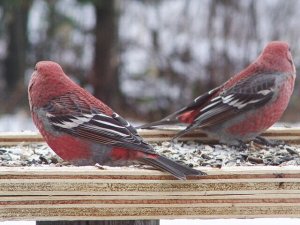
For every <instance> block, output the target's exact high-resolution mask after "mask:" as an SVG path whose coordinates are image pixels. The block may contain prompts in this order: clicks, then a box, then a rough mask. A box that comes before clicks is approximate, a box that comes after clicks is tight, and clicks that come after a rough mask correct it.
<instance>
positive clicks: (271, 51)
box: [138, 41, 296, 145]
mask: <svg viewBox="0 0 300 225" xmlns="http://www.w3.org/2000/svg"><path fill="white" fill-rule="evenodd" d="M295 78H296V70H295V66H294V63H293V59H292V55H291V52H290V49H289V45H288V44H287V43H285V42H282V41H273V42H270V43H269V44H268V45H267V46H266V47H265V49H264V50H263V52H262V53H261V55H260V56H259V57H258V58H257V59H256V61H255V62H253V63H252V64H250V65H249V66H248V67H247V68H245V69H244V70H242V71H241V72H239V73H238V74H236V75H234V76H233V77H232V78H231V79H229V80H228V81H227V82H225V83H224V84H222V85H221V86H219V87H217V88H215V89H213V90H211V91H209V92H206V93H205V94H203V95H201V96H199V97H197V98H196V99H195V100H194V101H193V102H192V103H190V104H189V105H187V106H186V107H183V108H182V109H180V110H178V111H177V112H175V113H173V114H171V115H169V116H167V117H166V118H164V119H162V120H160V121H157V122H153V123H150V124H145V125H142V126H140V127H138V128H150V127H152V126H158V125H167V124H177V123H185V124H188V125H187V127H186V129H185V130H183V131H180V132H179V133H178V134H177V135H176V136H175V137H174V139H175V138H177V137H180V136H182V135H184V134H185V133H188V132H190V131H192V130H194V129H195V128H201V129H202V130H203V131H204V132H206V133H207V134H208V135H209V136H211V137H215V138H218V139H219V140H220V142H222V143H226V144H229V145H239V144H241V143H244V141H248V140H251V139H253V138H256V137H257V136H258V135H259V134H261V133H262V132H263V131H265V130H266V129H268V128H269V127H270V126H272V125H273V124H274V123H275V122H277V121H278V120H279V119H280V117H281V115H282V114H283V112H284V111H285V109H286V108H287V105H288V103H289V99H290V96H291V95H292V92H293V89H294V83H295ZM257 138H259V137H257ZM259 140H261V138H259Z"/></svg>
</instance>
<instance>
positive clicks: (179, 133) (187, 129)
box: [171, 124, 197, 141]
mask: <svg viewBox="0 0 300 225" xmlns="http://www.w3.org/2000/svg"><path fill="white" fill-rule="evenodd" d="M196 128H197V126H196V125H195V124H191V125H189V126H188V127H186V128H185V129H184V130H182V131H179V132H178V133H177V134H175V136H174V137H173V138H172V139H171V141H174V140H175V139H177V138H179V137H181V136H183V135H185V134H186V133H189V132H191V131H192V130H194V129H196Z"/></svg>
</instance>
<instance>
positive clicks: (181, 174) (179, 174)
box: [140, 156, 206, 180]
mask: <svg viewBox="0 0 300 225" xmlns="http://www.w3.org/2000/svg"><path fill="white" fill-rule="evenodd" d="M140 161H141V162H143V163H145V164H148V165H151V166H153V167H155V168H158V169H160V170H162V171H167V172H169V173H170V174H172V175H173V176H175V177H176V178H178V179H181V180H185V179H186V176H191V175H194V176H200V175H206V173H204V172H202V171H200V170H195V169H192V168H190V167H188V166H184V165H181V164H179V163H177V162H174V161H172V160H170V159H168V158H166V157H163V156H158V157H157V158H143V159H141V160H140Z"/></svg>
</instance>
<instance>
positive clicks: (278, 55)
mask: <svg viewBox="0 0 300 225" xmlns="http://www.w3.org/2000/svg"><path fill="white" fill-rule="evenodd" d="M259 60H261V62H262V63H263V64H264V66H266V67H267V68H268V69H270V70H275V71H280V72H291V73H295V72H296V69H295V65H294V62H293V57H292V53H291V50H290V47H289V44H288V43H286V42H284V41H272V42H269V43H268V44H267V46H266V47H265V48H264V50H263V52H262V54H261V56H260V57H259Z"/></svg>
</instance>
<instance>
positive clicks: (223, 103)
mask: <svg viewBox="0 0 300 225" xmlns="http://www.w3.org/2000/svg"><path fill="white" fill-rule="evenodd" d="M276 77H278V73H269V74H265V73H258V74H255V75H253V76H251V77H249V78H246V79H243V80H241V81H240V82H239V83H237V84H236V85H235V86H233V87H232V88H230V89H227V90H225V91H223V92H222V93H220V94H219V95H218V96H217V97H215V98H212V99H211V100H210V101H209V102H208V104H207V105H206V106H204V107H203V108H202V109H201V110H200V111H199V113H198V115H197V116H196V117H195V119H194V122H193V123H192V124H191V125H189V126H188V127H187V128H186V129H185V130H183V131H181V132H179V133H178V134H177V135H176V137H174V138H177V137H179V136H182V135H183V134H185V133H187V132H189V131H191V130H192V129H195V128H197V127H199V128H205V127H211V126H214V125H217V124H220V123H222V122H224V121H227V120H229V119H231V118H233V117H235V116H236V115H237V114H238V113H239V114H240V113H243V112H246V111H249V110H252V109H256V108H259V107H261V106H264V105H265V104H266V103H267V102H268V101H270V100H271V99H272V98H273V96H274V94H275V92H274V89H275V82H276Z"/></svg>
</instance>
